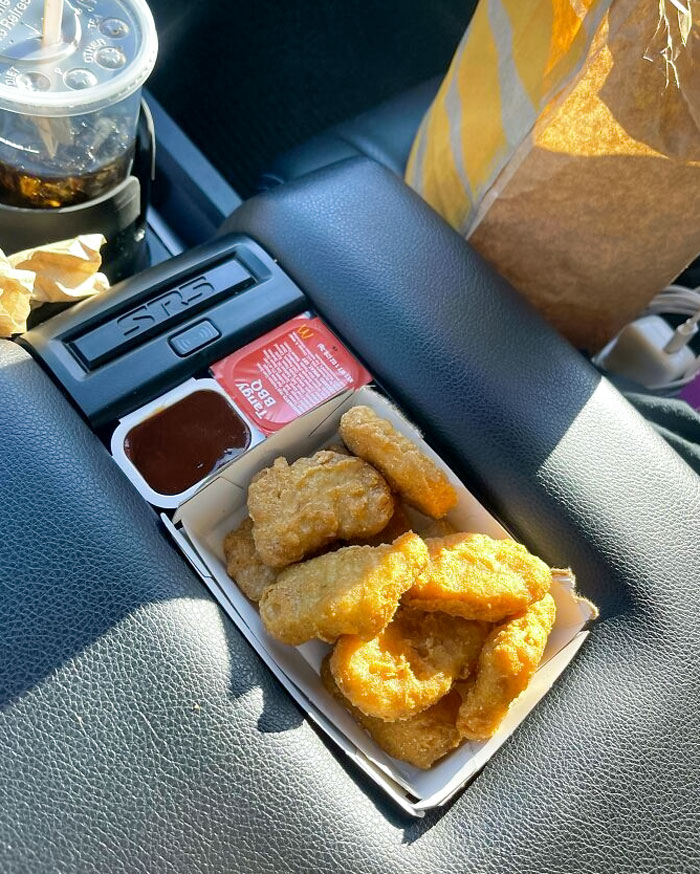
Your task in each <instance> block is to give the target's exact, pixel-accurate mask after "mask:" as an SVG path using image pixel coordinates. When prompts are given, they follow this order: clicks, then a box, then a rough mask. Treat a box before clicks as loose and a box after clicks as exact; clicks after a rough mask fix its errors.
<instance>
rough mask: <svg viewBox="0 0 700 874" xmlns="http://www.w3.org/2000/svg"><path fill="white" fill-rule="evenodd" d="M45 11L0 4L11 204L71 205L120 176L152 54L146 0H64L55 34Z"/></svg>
mask: <svg viewBox="0 0 700 874" xmlns="http://www.w3.org/2000/svg"><path fill="white" fill-rule="evenodd" d="M59 5H60V4H59ZM44 11H45V5H44V0H21V2H16V3H14V4H13V5H12V7H11V8H8V9H6V10H4V9H0V202H2V203H5V204H8V205H10V206H15V207H23V208H58V207H66V206H73V205H76V204H80V203H84V202H87V201H90V200H93V199H95V198H97V197H100V196H102V195H103V194H106V193H107V192H109V191H111V190H112V189H113V188H115V187H116V186H117V185H119V184H120V183H121V182H123V181H124V179H126V177H127V176H128V175H129V173H130V172H131V165H132V161H133V156H134V148H135V141H136V128H137V123H138V118H139V112H140V100H141V88H142V86H143V84H144V82H145V81H146V79H147V78H148V76H149V75H150V74H151V71H152V70H153V67H154V65H155V61H156V56H157V53H158V38H157V35H156V29H155V24H154V22H153V16H152V14H151V11H150V9H149V7H148V5H147V3H146V2H145V0H64V3H63V14H62V18H61V20H60V24H59V22H58V21H57V26H56V34H57V35H58V41H56V42H51V43H48V42H47V40H46V37H45V36H42V34H43V33H44V30H43V28H44Z"/></svg>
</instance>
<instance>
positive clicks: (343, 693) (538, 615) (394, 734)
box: [224, 406, 556, 768]
mask: <svg viewBox="0 0 700 874" xmlns="http://www.w3.org/2000/svg"><path fill="white" fill-rule="evenodd" d="M340 437H341V439H342V441H343V442H342V444H338V445H337V446H333V447H330V448H329V449H324V450H321V451H320V452H317V453H315V455H313V456H312V457H310V458H300V459H299V460H298V461H295V462H294V463H293V464H288V463H287V461H286V460H285V459H284V458H278V459H276V461H275V462H274V464H273V465H272V466H271V467H269V468H266V469H265V470H262V471H260V473H258V474H257V476H256V477H255V478H254V479H253V481H252V482H251V484H250V487H249V490H248V512H249V517H248V518H247V519H246V520H245V521H244V522H243V523H242V525H240V526H239V527H238V528H237V529H236V530H235V531H232V532H231V533H230V534H229V535H228V536H227V537H226V540H225V542H224V553H225V556H226V561H227V569H228V573H229V575H230V576H231V577H232V578H233V579H234V580H235V581H236V583H237V585H238V586H239V588H240V589H241V590H242V592H243V593H244V594H245V595H246V596H247V597H248V598H250V599H251V600H252V601H255V602H259V609H260V616H261V619H262V621H263V623H264V625H265V628H266V629H267V631H268V632H269V633H270V634H271V635H272V636H273V637H275V638H276V639H277V640H280V641H282V642H283V643H286V644H290V645H299V644H301V643H304V642H306V641H309V640H312V639H314V638H317V639H320V640H322V641H325V642H326V643H329V644H332V645H333V650H332V652H331V653H330V655H329V656H328V657H327V658H326V660H325V661H324V664H323V668H322V672H321V676H322V680H323V683H324V685H325V687H326V689H327V690H328V692H329V693H330V694H331V695H332V696H333V697H334V698H335V699H336V700H337V701H339V702H340V703H341V704H342V705H343V706H344V707H345V708H347V710H348V711H349V712H350V713H351V714H352V715H353V716H354V717H355V719H356V720H357V722H358V723H359V724H360V725H361V726H362V727H363V728H364V729H366V730H367V731H368V732H369V734H370V735H371V736H372V737H373V738H374V740H375V741H376V742H377V743H378V744H379V746H380V747H382V749H384V750H385V751H386V752H387V753H389V755H391V756H394V757H395V758H397V759H401V760H404V761H406V762H409V763H411V764H412V765H415V766H416V767H418V768H429V767H431V765H433V764H434V763H435V762H436V761H438V760H439V759H441V758H442V757H443V756H445V755H446V754H447V753H449V752H450V751H451V750H453V749H455V748H456V747H458V746H459V745H460V744H461V743H463V742H464V741H465V740H485V739H487V738H489V737H491V736H492V735H493V734H494V733H495V732H496V730H497V729H498V726H499V725H500V723H501V722H502V720H503V718H504V717H505V715H506V713H507V712H508V709H509V707H510V705H511V704H512V702H513V701H514V700H515V699H516V698H517V697H518V695H520V693H521V692H523V690H524V689H525V688H526V686H527V685H528V683H529V681H530V679H531V677H532V675H533V674H534V672H535V670H536V669H537V666H538V665H539V663H540V660H541V658H542V654H543V652H544V649H545V646H546V643H547V639H548V637H549V633H550V631H551V629H552V627H553V625H554V621H555V618H556V608H555V604H554V600H553V598H552V596H551V595H550V594H549V589H550V584H551V580H552V571H551V569H550V568H549V567H548V566H547V565H546V564H545V563H544V562H543V561H541V560H540V559H539V558H537V557H536V556H534V555H532V554H530V553H529V552H528V551H527V549H526V548H525V547H524V546H522V545H521V544H518V543H516V542H514V541H512V540H494V539H492V538H491V537H488V536H486V535H484V534H476V533H471V532H458V531H455V529H454V528H453V526H451V525H450V524H449V523H448V522H447V521H446V520H445V516H446V515H447V514H448V513H449V511H450V510H452V509H453V508H454V507H455V505H456V504H457V494H456V492H455V489H454V488H453V486H452V485H451V483H450V481H449V480H448V478H447V476H446V475H445V473H444V472H443V471H442V470H441V469H440V468H439V467H437V466H436V465H435V464H434V462H433V461H432V460H431V459H430V458H428V457H427V456H426V455H425V454H424V453H423V452H422V451H421V450H420V449H419V447H417V446H416V445H415V444H414V443H413V442H412V441H410V440H408V439H407V438H406V437H405V436H403V435H402V434H401V433H400V432H398V431H397V430H396V429H395V428H394V427H393V425H392V424H391V423H390V422H388V421H386V420H384V419H382V418H380V417H379V416H378V415H377V414H376V413H375V412H374V411H373V410H372V409H370V408H369V407H366V406H356V407H353V408H351V409H350V410H349V411H348V412H346V413H345V415H344V416H343V417H342V419H341V423H340Z"/></svg>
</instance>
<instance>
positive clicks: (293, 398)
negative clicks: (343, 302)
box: [211, 316, 372, 435]
mask: <svg viewBox="0 0 700 874" xmlns="http://www.w3.org/2000/svg"><path fill="white" fill-rule="evenodd" d="M211 373H212V376H213V377H214V379H216V381H217V382H218V383H219V385H220V386H221V387H222V388H223V389H224V390H225V391H226V392H227V394H229V395H230V396H231V398H233V400H234V401H235V402H236V404H237V405H238V406H239V407H240V409H241V410H242V411H243V412H244V413H245V414H246V415H247V416H248V417H249V418H250V419H251V420H252V421H253V422H254V424H255V425H257V427H258V428H259V429H260V430H261V431H262V432H263V433H264V434H267V435H269V434H274V433H275V432H276V431H279V430H280V428H283V427H284V426H285V425H287V424H289V423H290V422H293V421H294V420H295V419H298V418H299V416H303V415H304V413H308V412H309V410H312V409H314V408H315V407H317V406H319V404H322V403H324V402H325V401H327V400H330V398H332V397H335V396H336V395H338V394H340V393H342V392H344V391H347V390H348V389H352V388H355V389H357V388H361V387H362V386H363V385H367V384H368V383H370V382H371V381H372V375H371V374H370V373H369V372H368V371H367V370H365V368H364V367H363V366H362V365H361V364H360V363H359V361H357V360H356V359H355V358H354V357H353V356H352V355H351V354H350V352H348V350H347V349H346V348H345V346H343V344H342V343H341V342H340V340H338V338H337V337H336V336H335V335H334V334H333V333H332V332H331V331H330V330H329V329H328V328H327V327H326V325H325V324H324V323H323V322H322V321H321V319H319V318H313V317H307V316H299V317H297V318H295V319H292V320H291V321H289V322H285V324H283V325H280V326H279V327H278V328H275V329H274V330H273V331H270V332H269V333H268V334H265V335H263V336H262V337H259V338H258V339H257V340H254V341H253V342H252V343H250V344H248V346H244V347H243V348H242V349H239V350H238V351H237V352H234V353H232V354H231V355H229V356H227V357H226V358H222V359H221V361H217V362H216V364H213V365H212V367H211Z"/></svg>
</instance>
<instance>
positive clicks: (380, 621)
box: [260, 532, 428, 646]
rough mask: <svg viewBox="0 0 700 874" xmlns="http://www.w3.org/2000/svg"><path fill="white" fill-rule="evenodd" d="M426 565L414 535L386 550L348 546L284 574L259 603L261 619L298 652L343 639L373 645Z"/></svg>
mask: <svg viewBox="0 0 700 874" xmlns="http://www.w3.org/2000/svg"><path fill="white" fill-rule="evenodd" d="M427 565H428V549H427V547H426V545H425V543H424V542H423V541H422V540H421V539H420V537H418V535H417V534H413V533H410V532H409V533H408V534H404V535H402V536H401V537H399V538H398V539H397V540H396V541H395V542H394V543H393V544H387V545H384V546H346V547H344V548H342V549H339V550H337V552H329V553H327V554H326V555H322V556H319V557H318V558H312V559H311V560H310V561H306V562H303V563H302V564H297V565H294V566H293V567H290V568H287V569H286V570H284V571H282V573H281V574H280V575H279V577H278V578H277V582H276V583H275V585H274V586H270V587H269V588H268V589H266V590H265V592H264V593H263V596H262V598H261V599H260V616H261V618H262V621H263V623H264V624H265V627H266V628H267V630H268V631H269V633H270V634H271V635H272V636H273V637H276V638H277V640H281V641H282V643H289V644H292V645H294V646H296V645H298V644H300V643H305V642H306V641H307V640H311V639H312V638H314V637H317V638H319V639H320V640H325V641H326V642H327V643H332V642H333V641H335V640H336V639H337V638H338V637H340V635H341V634H352V635H359V638H360V639H369V638H371V637H373V636H374V635H375V634H377V633H379V632H380V631H381V630H382V628H384V626H385V625H386V624H387V622H389V621H390V620H391V618H392V616H393V615H394V613H395V612H396V608H397V607H398V603H399V599H400V598H401V595H402V594H403V593H404V592H405V591H406V590H407V589H410V587H411V586H412V585H413V583H414V582H415V580H416V578H417V576H418V575H419V574H420V573H422V572H423V571H424V570H425V569H426V567H427Z"/></svg>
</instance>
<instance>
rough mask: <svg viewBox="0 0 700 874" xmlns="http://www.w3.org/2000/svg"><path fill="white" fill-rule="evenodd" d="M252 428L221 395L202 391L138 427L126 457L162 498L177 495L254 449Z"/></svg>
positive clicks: (127, 443) (129, 437) (131, 434)
mask: <svg viewBox="0 0 700 874" xmlns="http://www.w3.org/2000/svg"><path fill="white" fill-rule="evenodd" d="M250 440H251V434H250V429H249V428H248V426H247V425H246V424H245V422H244V421H243V420H242V419H241V418H240V416H238V415H237V413H236V411H235V410H234V409H233V408H232V407H231V405H230V404H229V403H228V402H227V401H226V399H225V398H224V397H222V396H221V395H220V394H218V392H214V391H198V392H195V393H194V394H191V395H188V396H187V397H185V398H183V399H182V400H181V401H178V402H177V403H175V404H173V405H172V406H170V407H166V408H165V409H164V410H161V411H160V412H159V413H155V414H154V415H153V416H151V417H150V418H149V419H146V420H145V421H144V422H141V423H140V424H139V425H136V427H135V428H132V430H131V431H130V432H129V433H128V434H127V436H126V439H125V440H124V451H125V452H126V456H127V458H128V459H129V460H130V461H131V462H132V464H133V465H134V466H135V467H136V468H137V470H138V471H139V473H140V474H141V476H142V477H143V478H144V479H145V480H146V482H147V483H148V485H149V486H150V487H151V488H152V489H153V490H154V491H156V492H159V493H160V494H161V495H177V494H180V492H184V491H186V490H187V489H189V488H190V487H191V486H193V485H195V484H196V483H198V482H200V480H203V479H204V478H205V477H206V476H208V475H209V474H210V473H212V472H213V471H215V470H216V469H217V468H219V467H221V465H222V464H225V463H226V462H228V461H231V460H232V459H233V458H236V457H237V456H238V455H241V454H242V453H243V452H245V450H246V449H247V448H248V446H249V445H250Z"/></svg>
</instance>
